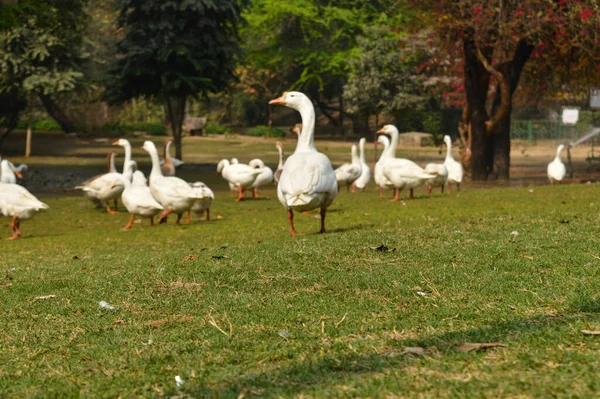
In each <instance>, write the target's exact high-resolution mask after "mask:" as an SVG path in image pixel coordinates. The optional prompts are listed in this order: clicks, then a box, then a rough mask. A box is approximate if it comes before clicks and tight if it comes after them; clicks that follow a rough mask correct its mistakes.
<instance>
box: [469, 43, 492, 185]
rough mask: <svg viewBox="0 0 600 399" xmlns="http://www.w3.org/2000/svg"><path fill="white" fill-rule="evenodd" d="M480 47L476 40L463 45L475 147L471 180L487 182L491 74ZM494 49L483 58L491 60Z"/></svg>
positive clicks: (472, 141)
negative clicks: (483, 60)
mask: <svg viewBox="0 0 600 399" xmlns="http://www.w3.org/2000/svg"><path fill="white" fill-rule="evenodd" d="M477 51H478V49H477V47H476V45H475V42H474V41H473V40H472V39H468V38H467V39H465V40H464V41H463V53H464V54H463V55H464V59H465V92H466V94H467V106H468V109H469V115H468V117H469V119H468V125H469V127H470V131H469V135H470V136H469V139H470V143H471V165H470V166H471V177H472V179H473V180H487V177H488V174H489V165H490V160H489V146H490V142H491V135H488V133H487V127H486V122H487V121H488V120H489V116H488V114H487V111H486V107H485V104H486V99H487V91H488V87H489V82H490V74H489V72H488V71H487V70H486V69H485V67H484V66H483V64H482V63H481V62H480V61H479V59H478V57H477ZM492 53H493V49H492V48H489V47H487V48H484V50H483V51H482V55H483V56H484V57H485V58H486V59H487V60H489V59H490V58H491V55H492Z"/></svg>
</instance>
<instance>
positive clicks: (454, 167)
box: [444, 135, 463, 193]
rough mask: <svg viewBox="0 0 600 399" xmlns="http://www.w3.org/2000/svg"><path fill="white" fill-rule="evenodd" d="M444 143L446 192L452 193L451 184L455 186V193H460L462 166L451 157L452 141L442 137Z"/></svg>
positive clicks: (447, 137) (446, 136) (448, 137)
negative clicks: (446, 176)
mask: <svg viewBox="0 0 600 399" xmlns="http://www.w3.org/2000/svg"><path fill="white" fill-rule="evenodd" d="M444 143H446V159H445V160H444V166H445V167H446V169H447V170H448V178H447V180H446V182H447V183H448V192H449V193H451V192H452V185H451V184H452V183H454V184H456V191H460V183H462V181H463V167H462V164H461V163H460V162H458V161H456V160H455V159H454V157H453V156H452V139H451V138H450V136H448V135H445V136H444Z"/></svg>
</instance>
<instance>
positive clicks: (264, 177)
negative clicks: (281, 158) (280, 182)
mask: <svg viewBox="0 0 600 399" xmlns="http://www.w3.org/2000/svg"><path fill="white" fill-rule="evenodd" d="M248 165H249V166H250V167H251V168H254V169H260V170H262V172H261V173H259V174H258V175H257V176H256V179H255V180H254V183H252V198H258V189H259V188H261V187H264V186H267V185H269V184H271V183H273V169H271V168H269V167H268V166H265V163H264V162H263V161H262V160H261V159H258V158H256V159H253V160H252V161H250V162H248Z"/></svg>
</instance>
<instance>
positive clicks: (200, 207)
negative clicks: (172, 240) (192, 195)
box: [188, 181, 215, 222]
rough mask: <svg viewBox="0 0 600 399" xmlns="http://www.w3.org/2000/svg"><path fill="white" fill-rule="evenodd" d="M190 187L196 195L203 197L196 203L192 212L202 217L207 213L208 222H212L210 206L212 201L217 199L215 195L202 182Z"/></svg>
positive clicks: (192, 184)
mask: <svg viewBox="0 0 600 399" xmlns="http://www.w3.org/2000/svg"><path fill="white" fill-rule="evenodd" d="M190 187H192V188H193V189H194V190H195V191H196V193H197V194H198V195H200V196H201V198H200V199H198V200H196V202H194V204H193V205H192V208H191V209H190V210H191V211H192V212H194V213H195V214H197V215H198V216H202V214H203V213H204V212H205V211H206V221H207V222H208V221H210V206H211V204H212V201H213V200H214V199H215V195H214V193H213V192H212V190H211V189H210V188H208V186H207V185H206V184H204V183H202V182H201V181H197V182H195V183H190ZM189 218H190V215H189V211H188V219H189Z"/></svg>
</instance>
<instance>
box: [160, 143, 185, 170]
mask: <svg viewBox="0 0 600 399" xmlns="http://www.w3.org/2000/svg"><path fill="white" fill-rule="evenodd" d="M172 144H173V140H172V139H167V141H165V146H164V153H163V157H164V159H161V160H160V166H161V167H164V166H165V165H169V166H168V167H169V168H170V167H171V166H172V167H173V174H172V175H170V176H175V169H177V168H178V167H180V166H181V165H183V164H184V163H185V162H184V161H182V160H180V159H178V158H175V157H172V156H171V145H172ZM163 175H165V176H167V175H166V174H165V170H164V169H163Z"/></svg>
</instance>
